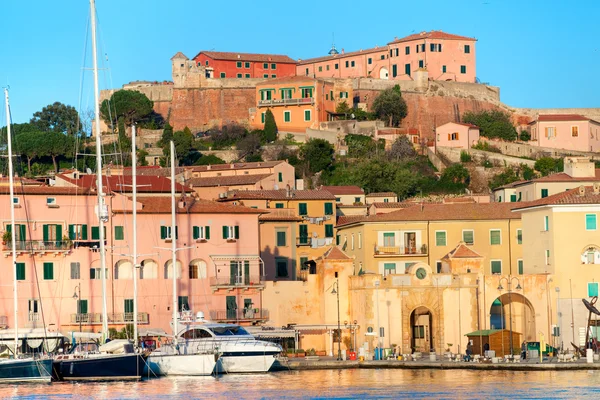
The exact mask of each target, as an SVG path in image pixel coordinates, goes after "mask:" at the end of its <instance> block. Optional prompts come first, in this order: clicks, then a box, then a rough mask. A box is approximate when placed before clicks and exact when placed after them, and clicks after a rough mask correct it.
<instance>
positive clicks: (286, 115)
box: [283, 111, 292, 122]
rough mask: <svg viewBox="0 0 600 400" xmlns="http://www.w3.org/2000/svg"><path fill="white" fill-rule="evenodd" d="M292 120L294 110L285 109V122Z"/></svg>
mask: <svg viewBox="0 0 600 400" xmlns="http://www.w3.org/2000/svg"><path fill="white" fill-rule="evenodd" d="M291 121H292V112H291V111H284V112H283V122H291Z"/></svg>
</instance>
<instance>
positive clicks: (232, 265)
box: [229, 261, 238, 285]
mask: <svg viewBox="0 0 600 400" xmlns="http://www.w3.org/2000/svg"><path fill="white" fill-rule="evenodd" d="M237 269H238V264H237V261H230V262H229V284H230V285H235V278H236V276H237Z"/></svg>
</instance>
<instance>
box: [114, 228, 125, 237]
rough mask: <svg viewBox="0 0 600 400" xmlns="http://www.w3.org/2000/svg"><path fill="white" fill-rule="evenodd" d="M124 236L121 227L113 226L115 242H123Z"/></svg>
mask: <svg viewBox="0 0 600 400" xmlns="http://www.w3.org/2000/svg"><path fill="white" fill-rule="evenodd" d="M124 239H125V235H124V233H123V227H122V226H120V225H115V240H124Z"/></svg>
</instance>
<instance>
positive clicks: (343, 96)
mask: <svg viewBox="0 0 600 400" xmlns="http://www.w3.org/2000/svg"><path fill="white" fill-rule="evenodd" d="M347 98H348V92H340V99H347Z"/></svg>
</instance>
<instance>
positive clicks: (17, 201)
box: [13, 197, 21, 206]
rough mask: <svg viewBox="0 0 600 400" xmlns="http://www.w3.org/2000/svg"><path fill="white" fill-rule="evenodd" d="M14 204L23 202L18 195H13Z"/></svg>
mask: <svg viewBox="0 0 600 400" xmlns="http://www.w3.org/2000/svg"><path fill="white" fill-rule="evenodd" d="M13 204H14V205H15V206H18V205H20V204H21V200H20V199H19V198H18V197H13Z"/></svg>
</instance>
